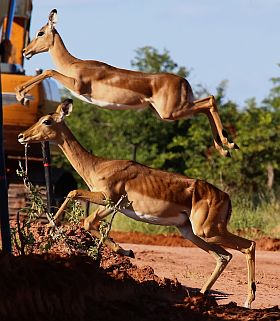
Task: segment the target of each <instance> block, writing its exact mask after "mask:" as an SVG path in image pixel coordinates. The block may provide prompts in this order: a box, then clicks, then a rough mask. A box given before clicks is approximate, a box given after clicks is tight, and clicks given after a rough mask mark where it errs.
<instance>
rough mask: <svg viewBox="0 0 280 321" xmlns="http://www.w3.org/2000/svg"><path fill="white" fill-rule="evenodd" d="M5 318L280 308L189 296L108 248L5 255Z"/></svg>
mask: <svg viewBox="0 0 280 321" xmlns="http://www.w3.org/2000/svg"><path fill="white" fill-rule="evenodd" d="M0 280H1V289H0V320H3V321H14V320H20V321H24V320H36V321H48V320H52V321H53V320H55V321H60V320H61V321H62V320H63V321H67V320H75V321H79V320H83V321H84V320H100V321H103V320H104V321H105V320H106V321H108V320H110V321H115V320H117V321H118V320H122V321H124V320H134V321H138V320H139V321H140V320H141V321H142V320H145V321H149V320H153V321H157V320H161V321H164V320H168V321H172V320H194V321H195V320H201V321H204V320H249V319H250V320H279V318H280V310H279V309H278V308H277V307H275V308H272V309H266V310H248V309H243V308H240V307H237V306H236V305H234V304H229V305H226V306H217V304H216V302H215V300H214V299H212V298H207V297H202V296H195V297H192V298H190V297H188V296H187V292H186V291H185V289H183V288H182V286H181V284H180V283H178V282H177V281H172V280H169V279H161V278H159V277H157V276H156V275H155V274H154V272H153V270H152V268H150V267H146V268H142V269H139V268H137V267H136V266H135V265H133V264H131V262H130V260H129V259H127V258H123V257H121V256H119V255H116V254H113V253H112V252H110V251H109V250H108V249H105V250H104V251H103V252H102V259H101V261H100V262H97V261H93V260H92V259H90V258H89V257H85V256H70V257H61V256H57V255H28V256H18V257H16V256H11V255H1V256H0Z"/></svg>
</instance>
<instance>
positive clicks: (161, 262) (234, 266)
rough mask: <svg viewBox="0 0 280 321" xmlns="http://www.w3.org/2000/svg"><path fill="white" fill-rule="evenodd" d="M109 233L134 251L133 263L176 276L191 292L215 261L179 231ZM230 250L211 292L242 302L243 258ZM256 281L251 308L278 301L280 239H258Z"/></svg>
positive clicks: (225, 299)
mask: <svg viewBox="0 0 280 321" xmlns="http://www.w3.org/2000/svg"><path fill="white" fill-rule="evenodd" d="M112 235H113V238H114V239H115V240H116V241H118V242H122V246H123V247H124V248H126V249H128V248H129V249H132V250H133V251H134V254H135V259H134V260H132V262H133V263H134V264H136V265H137V266H139V267H143V266H145V265H149V266H151V267H152V268H153V269H154V271H155V274H157V275H158V276H161V277H168V278H171V279H177V280H178V281H179V282H180V283H181V284H182V285H183V286H186V287H187V288H188V289H189V291H190V292H196V291H198V289H199V288H201V287H202V285H203V283H204V282H205V281H206V280H207V278H208V276H210V274H211V273H212V272H213V270H214V267H215V261H214V260H213V258H212V257H211V256H210V255H209V254H207V253H205V252H204V251H202V250H201V249H198V248H197V247H194V246H193V245H192V243H190V242H188V241H186V240H184V239H183V238H181V237H180V236H178V235H173V236H170V237H166V236H162V235H155V236H152V235H143V234H139V233H116V232H112ZM125 242H126V243H125ZM129 243H136V244H129ZM139 243H142V244H139ZM229 252H231V253H232V254H233V258H232V260H231V262H230V263H229V265H228V266H227V268H226V269H225V271H224V272H223V273H222V275H221V276H220V278H219V279H218V281H217V282H216V283H215V284H214V287H213V289H212V290H213V291H212V295H213V296H214V297H215V298H216V300H217V301H218V303H219V304H227V303H229V302H231V301H234V302H236V303H237V304H238V305H239V306H242V305H243V303H244V301H245V297H246V291H247V288H246V286H247V266H246V260H245V257H244V255H243V254H242V253H240V252H237V251H231V250H229ZM256 285H257V292H256V300H255V301H254V303H253V305H252V307H253V308H256V309H259V308H267V307H272V306H275V305H280V240H276V239H271V238H262V239H260V240H257V251H256Z"/></svg>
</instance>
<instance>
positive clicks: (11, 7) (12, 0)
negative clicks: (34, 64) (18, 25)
mask: <svg viewBox="0 0 280 321" xmlns="http://www.w3.org/2000/svg"><path fill="white" fill-rule="evenodd" d="M15 8H16V1H15V0H10V3H9V9H8V20H7V25H6V32H5V40H9V39H10V36H11V32H12V25H13V20H14V15H15Z"/></svg>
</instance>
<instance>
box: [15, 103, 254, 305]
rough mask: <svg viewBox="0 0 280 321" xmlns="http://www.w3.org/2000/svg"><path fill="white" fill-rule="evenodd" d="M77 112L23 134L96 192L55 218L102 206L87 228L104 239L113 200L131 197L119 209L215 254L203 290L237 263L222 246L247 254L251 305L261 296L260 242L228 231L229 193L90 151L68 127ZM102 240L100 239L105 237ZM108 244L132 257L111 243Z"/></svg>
mask: <svg viewBox="0 0 280 321" xmlns="http://www.w3.org/2000/svg"><path fill="white" fill-rule="evenodd" d="M71 110H72V100H69V99H68V100H66V101H64V102H63V103H62V104H61V105H59V106H58V108H57V110H56V113H54V114H52V115H47V116H44V117H42V118H41V119H40V120H39V121H38V122H37V123H36V124H34V125H33V126H32V127H31V128H29V129H28V130H26V131H25V132H23V133H21V134H20V135H19V142H20V143H22V144H29V143H35V142H41V141H52V142H54V143H56V144H58V146H59V147H60V148H61V149H62V151H63V152H64V153H65V155H66V157H67V158H68V160H69V161H70V163H71V164H72V166H73V167H74V168H75V170H76V171H77V172H78V174H79V175H80V176H81V177H82V178H83V179H84V181H85V182H86V184H87V185H88V187H89V189H90V191H84V190H74V191H72V192H70V193H69V195H68V196H67V198H66V200H65V201H64V203H63V204H62V205H61V207H60V208H59V210H58V211H57V213H56V215H55V216H54V220H55V221H56V220H58V219H59V217H60V215H61V214H62V213H63V211H64V209H65V208H66V206H67V204H68V202H69V200H71V199H74V198H75V199H83V200H88V201H90V202H93V203H95V204H99V205H101V206H100V207H99V208H98V209H97V211H95V212H94V213H93V214H91V215H90V216H89V217H88V218H86V219H85V222H84V226H85V228H86V229H88V230H91V232H92V233H93V234H94V235H95V236H98V235H99V233H98V231H96V230H95V228H94V226H95V223H96V222H97V221H98V220H100V219H102V218H104V217H105V216H107V215H109V214H110V213H112V212H113V209H108V208H105V207H104V206H105V205H106V201H107V200H111V201H113V202H114V203H115V204H116V203H117V202H118V201H119V200H120V199H121V197H122V196H125V201H124V202H125V204H126V205H127V206H124V208H120V209H119V211H120V212H122V213H123V214H125V215H127V216H129V217H132V218H134V219H137V220H140V221H144V222H149V223H151V224H159V225H173V226H176V227H177V228H178V229H179V231H180V232H181V233H182V235H183V236H184V237H185V238H186V239H189V240H191V241H192V242H193V243H194V244H196V245H197V246H198V247H200V248H201V249H203V250H204V251H206V252H208V253H210V254H211V255H212V256H213V257H214V258H215V260H216V268H215V270H214V272H213V273H212V275H211V276H210V277H209V279H208V280H207V282H206V283H205V284H204V286H203V287H202V289H201V292H202V293H206V292H207V291H208V290H209V289H210V288H211V287H212V286H213V284H214V283H215V281H216V280H217V279H218V277H219V276H220V274H221V273H222V271H223V270H224V268H225V267H226V265H227V264H228V262H229V261H230V259H231V256H232V255H231V254H230V253H229V252H227V251H226V250H225V249H224V248H223V247H221V245H222V246H226V247H229V248H232V249H236V250H239V251H241V252H242V253H244V254H245V255H246V259H247V265H248V295H247V300H246V303H245V305H246V306H247V307H249V306H250V305H251V302H252V301H253V300H254V298H255V243H254V242H253V241H250V240H247V239H244V238H241V237H238V236H236V235H234V234H232V233H230V232H228V230H227V223H228V220H229V216H230V214H231V203H230V198H229V196H228V194H226V193H224V192H222V191H221V190H219V189H218V188H216V187H214V186H213V185H211V184H209V183H207V182H205V181H201V180H196V179H193V178H189V177H186V176H183V175H179V174H175V173H169V172H166V171H161V170H157V169H153V168H150V167H147V166H144V165H141V164H139V163H136V162H133V161H128V160H108V159H104V158H101V157H98V156H96V155H94V154H90V153H89V152H87V151H86V150H85V149H84V148H83V147H82V146H81V145H80V144H79V142H78V141H77V140H76V139H75V137H74V136H73V134H72V133H71V131H70V130H69V128H68V127H67V126H66V124H65V123H64V117H65V116H68V115H69V114H70V113H71ZM99 236H100V235H99ZM106 243H107V245H108V246H110V247H112V248H113V249H114V250H115V251H117V252H120V253H123V254H125V255H128V254H130V253H128V252H127V251H125V250H123V249H121V248H120V247H119V246H118V245H116V244H115V243H113V242H112V241H110V240H107V241H106Z"/></svg>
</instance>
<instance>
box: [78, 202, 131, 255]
mask: <svg viewBox="0 0 280 321" xmlns="http://www.w3.org/2000/svg"><path fill="white" fill-rule="evenodd" d="M113 211H114V209H111V208H102V207H99V208H98V209H97V210H95V211H94V212H93V213H92V214H91V215H89V216H88V217H87V218H86V219H85V220H84V228H85V230H87V231H89V232H90V233H91V234H92V235H93V236H94V237H96V238H98V239H101V238H102V235H101V233H100V232H99V231H97V229H96V227H95V223H97V222H98V221H100V220H102V219H103V218H105V217H106V216H108V215H110V214H112V213H113ZM104 244H105V245H106V246H108V247H109V248H110V249H111V250H113V251H114V252H116V253H119V254H122V255H124V256H128V257H131V258H134V257H135V256H134V253H133V251H132V250H125V249H123V248H122V247H121V246H120V245H118V244H117V243H115V242H114V241H113V240H112V239H110V238H106V239H105V240H104Z"/></svg>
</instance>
